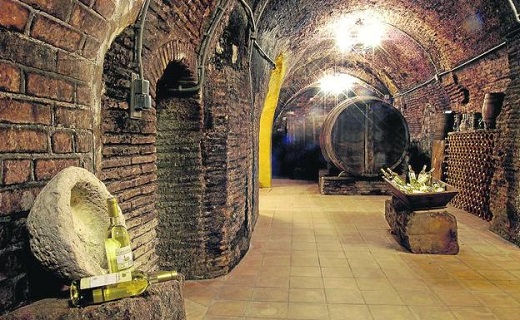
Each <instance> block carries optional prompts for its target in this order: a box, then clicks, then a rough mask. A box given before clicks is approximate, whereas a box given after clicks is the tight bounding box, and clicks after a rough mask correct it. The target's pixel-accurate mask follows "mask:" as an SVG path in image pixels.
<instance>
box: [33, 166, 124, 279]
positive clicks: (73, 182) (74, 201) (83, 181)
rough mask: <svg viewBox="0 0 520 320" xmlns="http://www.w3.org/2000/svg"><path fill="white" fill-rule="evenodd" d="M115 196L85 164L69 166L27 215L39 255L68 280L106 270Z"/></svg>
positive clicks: (49, 266)
mask: <svg viewBox="0 0 520 320" xmlns="http://www.w3.org/2000/svg"><path fill="white" fill-rule="evenodd" d="M110 196H111V194H110V192H108V190H107V188H106V186H105V185H104V184H103V183H102V182H101V181H100V180H99V179H98V178H97V177H96V176H95V175H94V174H92V173H91V172H89V171H88V170H86V169H83V168H78V167H69V168H66V169H64V170H62V171H61V172H59V173H58V174H57V175H56V176H54V178H52V180H50V181H49V182H48V183H47V185H46V186H45V187H44V188H43V189H42V191H41V192H40V193H39V194H38V196H37V197H36V200H35V202H34V205H33V207H32V209H31V211H30V213H29V216H28V218H27V229H28V231H29V235H30V239H29V243H30V247H31V251H32V253H33V255H34V256H35V257H36V259H37V260H38V261H40V262H41V263H42V265H43V266H44V267H46V268H47V269H48V270H49V271H51V272H53V273H55V274H56V275H58V276H60V277H62V278H64V279H68V280H73V279H79V278H82V277H87V276H93V275H100V274H105V273H107V270H106V267H107V261H106V253H105V245H104V239H105V234H106V230H107V228H108V225H109V217H108V209H107V202H106V200H107V198H108V197H110ZM119 214H120V218H121V221H124V218H123V217H122V215H121V211H120V213H119Z"/></svg>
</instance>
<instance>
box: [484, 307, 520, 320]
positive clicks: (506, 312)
mask: <svg viewBox="0 0 520 320" xmlns="http://www.w3.org/2000/svg"><path fill="white" fill-rule="evenodd" d="M489 309H490V310H491V312H493V314H494V315H495V316H496V317H497V319H500V320H518V318H519V315H520V308H519V307H512V308H510V307H489Z"/></svg>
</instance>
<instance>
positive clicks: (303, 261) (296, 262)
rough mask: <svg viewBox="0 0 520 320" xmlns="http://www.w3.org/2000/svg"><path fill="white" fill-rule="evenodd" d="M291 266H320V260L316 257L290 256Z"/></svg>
mask: <svg viewBox="0 0 520 320" xmlns="http://www.w3.org/2000/svg"><path fill="white" fill-rule="evenodd" d="M291 266H293V267H294V266H300V267H309V266H315V267H319V266H320V260H319V259H318V257H303V256H292V257H291Z"/></svg>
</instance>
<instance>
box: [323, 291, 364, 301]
mask: <svg viewBox="0 0 520 320" xmlns="http://www.w3.org/2000/svg"><path fill="white" fill-rule="evenodd" d="M325 296H326V298H327V303H342V304H344V303H348V304H364V303H365V300H364V299H363V295H362V294H361V291H359V290H357V289H344V288H327V289H325Z"/></svg>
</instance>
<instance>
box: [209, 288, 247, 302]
mask: <svg viewBox="0 0 520 320" xmlns="http://www.w3.org/2000/svg"><path fill="white" fill-rule="evenodd" d="M252 296H253V287H239V286H222V287H221V288H220V290H219V293H218V295H217V297H216V299H218V300H245V301H248V300H251V297H252Z"/></svg>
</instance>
